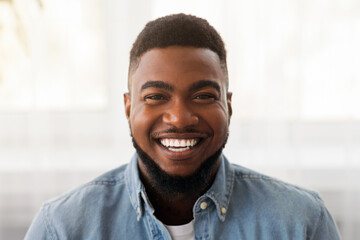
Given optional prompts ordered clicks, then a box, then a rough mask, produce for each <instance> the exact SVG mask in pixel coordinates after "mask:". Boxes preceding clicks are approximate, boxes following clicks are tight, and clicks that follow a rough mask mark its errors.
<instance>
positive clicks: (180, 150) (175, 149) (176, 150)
mask: <svg viewBox="0 0 360 240" xmlns="http://www.w3.org/2000/svg"><path fill="white" fill-rule="evenodd" d="M168 149H169V150H170V151H173V152H183V151H186V150H189V149H190V147H185V148H171V147H170V148H168Z"/></svg>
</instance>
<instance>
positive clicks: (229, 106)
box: [226, 92, 232, 123]
mask: <svg viewBox="0 0 360 240" xmlns="http://www.w3.org/2000/svg"><path fill="white" fill-rule="evenodd" d="M231 97H232V92H228V93H227V95H226V103H227V107H228V112H229V123H230V118H231V115H232V106H231Z"/></svg>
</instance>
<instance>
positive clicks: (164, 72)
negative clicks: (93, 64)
mask: <svg viewBox="0 0 360 240" xmlns="http://www.w3.org/2000/svg"><path fill="white" fill-rule="evenodd" d="M129 80H130V86H129V87H130V90H131V91H133V90H137V89H139V87H140V86H141V85H142V84H144V83H146V82H147V81H165V82H170V83H171V84H174V85H180V86H185V85H186V84H192V83H194V82H196V81H199V80H212V81H216V82H218V83H219V85H220V86H221V87H222V88H225V77H224V73H223V71H222V68H221V64H220V59H219V56H218V55H217V54H216V53H215V52H213V51H211V50H209V49H206V48H195V47H178V46H172V47H167V48H154V49H151V50H150V51H148V52H146V53H145V54H143V55H142V56H141V58H140V60H139V64H138V66H137V68H136V69H135V70H134V71H133V72H132V74H131V76H130V79H129Z"/></svg>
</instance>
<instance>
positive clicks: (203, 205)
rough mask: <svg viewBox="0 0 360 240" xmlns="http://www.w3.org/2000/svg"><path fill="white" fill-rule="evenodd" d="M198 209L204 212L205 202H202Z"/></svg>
mask: <svg viewBox="0 0 360 240" xmlns="http://www.w3.org/2000/svg"><path fill="white" fill-rule="evenodd" d="M200 208H201V209H202V210H205V209H206V208H207V203H206V202H202V203H201V204H200Z"/></svg>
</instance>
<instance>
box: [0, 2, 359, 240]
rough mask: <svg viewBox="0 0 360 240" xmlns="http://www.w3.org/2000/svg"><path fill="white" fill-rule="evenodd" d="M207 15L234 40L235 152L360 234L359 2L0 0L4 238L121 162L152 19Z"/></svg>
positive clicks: (350, 237)
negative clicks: (127, 95)
mask: <svg viewBox="0 0 360 240" xmlns="http://www.w3.org/2000/svg"><path fill="white" fill-rule="evenodd" d="M178 12H185V13H191V14H194V15H197V16H199V17H203V18H206V19H207V20H208V21H209V22H210V24H212V25H213V26H214V27H215V28H216V29H217V30H218V31H219V32H220V34H221V35H222V37H223V39H224V41H225V44H226V48H227V50H228V67H229V76H230V90H231V91H232V92H233V112H234V113H233V117H232V121H231V127H230V138H229V141H228V144H227V147H226V149H225V154H226V155H227V157H228V158H229V159H230V160H231V161H232V162H234V163H237V164H240V165H243V166H246V167H248V168H252V169H254V170H256V171H260V172H262V173H265V174H268V175H271V176H273V177H276V178H279V179H282V180H284V181H288V182H290V183H293V184H297V185H301V186H303V187H306V188H309V189H312V190H316V191H318V192H319V193H320V194H321V196H322V198H323V199H324V201H325V203H326V205H327V206H328V208H329V209H330V211H331V212H332V214H333V216H334V217H335V219H336V222H337V224H338V226H339V229H340V232H341V234H342V236H343V239H345V240H354V239H356V237H358V236H360V206H359V205H360V204H359V203H360V106H359V105H360V71H359V66H360V46H359V43H360V2H359V1H357V0H271V1H268V0H253V1H246V0H234V1H230V0H229V1H219V0H216V1H215V0H182V1H171V0H146V1H145V0H144V1H140V0H127V1H126V0H123V1H115V0H62V1H56V0H0V239H6V240H12V239H22V238H23V237H24V235H25V232H26V230H27V228H28V227H29V225H30V223H31V220H32V218H33V217H34V215H35V213H36V212H37V211H38V210H39V209H40V207H41V204H42V203H43V202H44V201H46V200H48V199H50V198H53V197H55V196H57V195H59V194H61V193H63V192H65V191H68V190H70V189H73V188H75V187H76V186H78V185H80V184H82V183H85V182H86V181H89V180H91V179H92V178H94V177H96V176H97V175H99V174H101V173H103V172H105V171H107V170H109V169H112V168H115V167H118V166H119V165H121V164H125V163H127V162H128V161H129V159H130V157H131V155H132V154H133V152H134V150H133V148H132V145H131V141H130V136H129V129H128V125H127V121H126V119H125V116H124V108H123V97H122V94H123V93H124V92H126V86H127V68H128V58H129V51H130V48H131V46H132V43H133V41H134V40H135V38H136V36H137V34H138V33H139V32H140V31H141V29H142V28H143V27H144V25H145V24H146V23H147V22H148V21H149V20H153V19H155V18H157V17H160V16H163V15H167V14H170V13H178Z"/></svg>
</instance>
